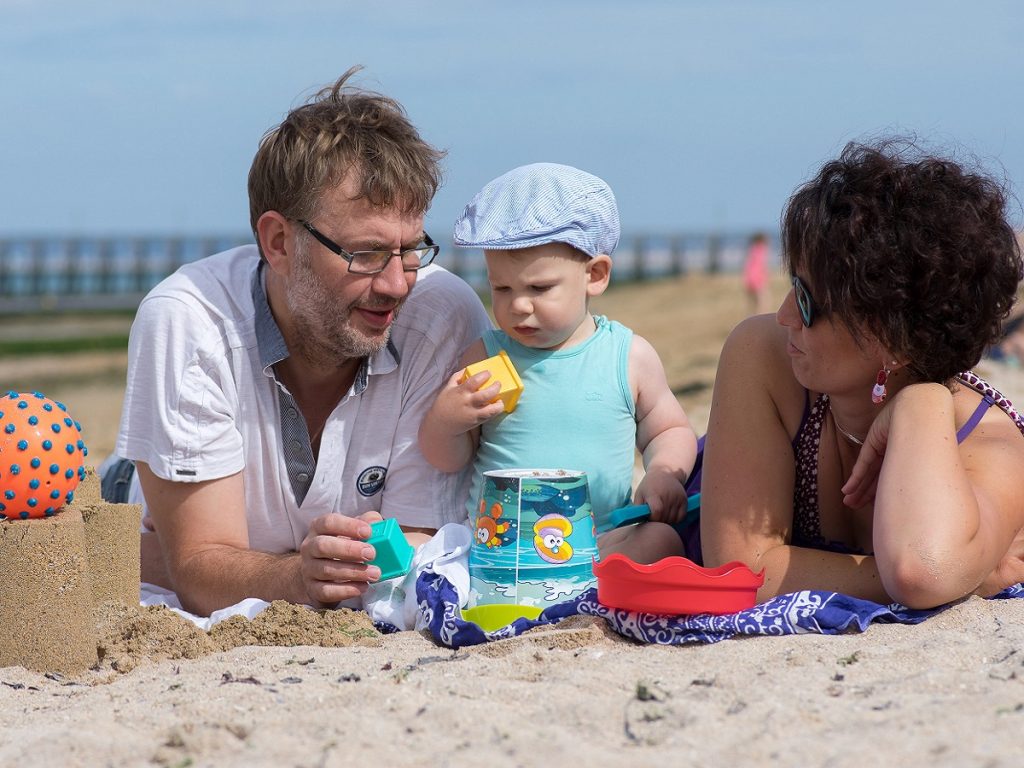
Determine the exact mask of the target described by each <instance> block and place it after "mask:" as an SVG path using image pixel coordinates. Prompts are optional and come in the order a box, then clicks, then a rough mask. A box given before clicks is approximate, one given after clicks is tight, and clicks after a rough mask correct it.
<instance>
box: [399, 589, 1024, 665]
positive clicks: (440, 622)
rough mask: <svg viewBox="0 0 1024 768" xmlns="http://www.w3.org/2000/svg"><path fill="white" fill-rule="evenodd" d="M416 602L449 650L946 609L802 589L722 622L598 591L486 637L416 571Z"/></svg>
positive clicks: (768, 631)
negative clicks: (577, 629)
mask: <svg viewBox="0 0 1024 768" xmlns="http://www.w3.org/2000/svg"><path fill="white" fill-rule="evenodd" d="M416 597H417V600H418V601H419V605H420V611H421V613H422V615H423V617H424V618H425V619H426V626H427V629H429V631H430V633H431V635H433V637H434V639H435V640H436V641H437V642H438V643H440V644H442V645H445V646H448V647H450V648H461V647H462V646H466V645H478V644H480V643H486V642H489V641H491V640H502V639H505V638H509V637H515V636H516V635H521V634H522V633H523V632H525V631H526V630H528V629H533V628H534V627H539V626H542V625H545V624H554V623H557V622H559V621H561V620H562V619H564V618H567V617H569V616H575V615H578V614H579V615H584V616H600V617H601V618H603V619H604V620H605V621H607V622H608V624H609V625H610V626H611V627H612V628H613V629H614V630H615V631H616V632H618V633H619V634H621V635H624V636H625V637H629V638H632V639H634V640H637V641H639V642H642V643H659V644H662V645H683V644H686V643H717V642H719V641H720V640H726V639H728V638H730V637H736V636H747V635H795V634H822V635H836V634H840V633H842V632H849V631H859V632H863V631H864V630H865V629H867V628H868V625H870V624H871V623H872V622H881V623H898V624H919V623H921V622H922V621H924V620H925V619H927V618H929V617H931V616H935V615H937V614H939V613H941V612H942V611H944V610H946V608H948V607H949V606H948V605H947V606H942V607H939V608H934V609H929V610H913V609H910V608H906V607H904V606H902V605H899V604H898V603H893V604H891V605H879V604H878V603H873V602H871V601H870V600H860V599H858V598H855V597H850V596H849V595H841V594H838V593H836V592H820V591H816V590H804V591H802V592H793V593H792V594H788V595H779V596H778V597H774V598H772V599H770V600H767V601H766V602H764V603H761V604H760V605H755V606H754V607H753V608H750V609H748V610H745V611H739V612H738V613H731V614H727V615H724V616H714V615H711V614H698V615H693V616H660V615H656V614H651V613H635V612H632V611H624V610H619V609H617V608H607V607H605V606H603V605H601V604H600V603H599V602H597V590H596V589H590V590H588V591H586V592H584V593H583V594H582V595H580V596H579V597H577V598H576V599H574V600H570V601H568V602H565V603H560V604H558V605H555V606H552V607H550V608H547V609H546V610H545V611H544V612H543V613H541V615H540V616H539V617H538V618H537V619H535V620H530V619H516V620H515V621H514V622H513V623H512V624H509V625H508V626H506V627H502V628H501V629H498V630H495V631H493V632H485V631H484V630H482V629H481V628H480V627H479V626H477V625H476V624H474V623H472V622H469V621H464V620H463V619H462V613H461V610H460V608H459V597H458V593H457V592H456V590H455V588H454V587H453V586H452V585H451V583H450V582H449V581H448V580H447V579H445V578H444V576H440V575H438V574H436V573H429V572H427V573H421V574H420V577H419V579H418V580H417V582H416ZM1018 597H1024V584H1017V585H1015V586H1012V587H1008V588H1007V589H1005V590H1003V591H1002V592H1000V593H999V594H998V595H995V597H993V598H992V599H1006V598H1018Z"/></svg>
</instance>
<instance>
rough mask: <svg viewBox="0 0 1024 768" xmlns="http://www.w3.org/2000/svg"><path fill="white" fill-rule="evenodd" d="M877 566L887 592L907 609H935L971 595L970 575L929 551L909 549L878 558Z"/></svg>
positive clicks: (972, 587)
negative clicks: (923, 552) (906, 551)
mask: <svg viewBox="0 0 1024 768" xmlns="http://www.w3.org/2000/svg"><path fill="white" fill-rule="evenodd" d="M877 565H878V575H879V578H880V579H881V580H882V585H883V586H884V587H885V591H886V594H888V595H889V597H891V598H892V599H893V600H894V601H896V602H897V603H900V604H901V605H905V606H907V607H908V608H914V609H926V608H937V607H938V606H940V605H945V604H946V603H949V602H951V601H953V600H958V599H960V598H961V597H964V596H965V595H968V594H970V593H971V592H972V591H973V589H974V586H971V585H970V583H969V582H970V581H971V575H970V574H967V573H965V572H963V571H959V572H958V571H956V570H955V569H954V568H952V567H951V566H950V564H949V561H948V559H945V558H940V557H937V556H935V555H934V554H931V553H927V554H922V553H915V552H908V553H905V554H903V555H901V556H897V557H890V558H884V559H883V558H878V559H877ZM979 581H980V578H979ZM975 586H976V585H975Z"/></svg>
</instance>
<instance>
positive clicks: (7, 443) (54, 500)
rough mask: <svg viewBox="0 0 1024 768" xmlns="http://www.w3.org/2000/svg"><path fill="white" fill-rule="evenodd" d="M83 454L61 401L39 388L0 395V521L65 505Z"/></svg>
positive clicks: (81, 470) (81, 473) (80, 474)
mask: <svg viewBox="0 0 1024 768" xmlns="http://www.w3.org/2000/svg"><path fill="white" fill-rule="evenodd" d="M88 455H89V449H88V448H86V447H85V443H84V442H83V441H82V425H81V424H79V423H78V422H77V421H75V420H74V419H72V418H71V415H70V414H69V413H68V409H67V408H65V407H64V405H63V403H58V402H56V401H55V400H50V399H49V398H47V397H46V396H45V395H43V394H42V393H41V392H13V391H12V392H8V393H7V394H6V395H0V520H4V519H6V520H19V519H20V520H27V519H29V518H35V517H49V516H50V515H53V514H55V513H56V512H57V511H58V510H59V509H60V508H61V507H63V506H64V505H65V504H70V503H71V500H72V499H73V498H74V495H75V489H76V488H77V487H78V483H79V482H80V481H81V480H82V478H84V477H85V466H84V463H83V462H84V460H85V457H86V456H88Z"/></svg>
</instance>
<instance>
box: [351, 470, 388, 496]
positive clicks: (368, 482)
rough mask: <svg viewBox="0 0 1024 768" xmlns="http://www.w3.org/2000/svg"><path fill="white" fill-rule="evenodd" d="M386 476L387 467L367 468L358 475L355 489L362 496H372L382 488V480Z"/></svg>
mask: <svg viewBox="0 0 1024 768" xmlns="http://www.w3.org/2000/svg"><path fill="white" fill-rule="evenodd" d="M387 475H388V470H387V467H367V468H366V469H364V470H363V471H362V472H360V473H359V479H358V480H356V488H357V489H358V490H359V493H361V494H362V495H363V496H373V494H375V493H377V492H378V491H380V489H381V488H383V487H384V478H385V477H387Z"/></svg>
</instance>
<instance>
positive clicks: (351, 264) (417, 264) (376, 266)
mask: <svg viewBox="0 0 1024 768" xmlns="http://www.w3.org/2000/svg"><path fill="white" fill-rule="evenodd" d="M298 221H299V224H301V225H302V226H304V227H305V228H306V230H307V231H308V232H309V234H311V235H312V236H313V237H315V238H316V239H317V240H318V241H320V244H321V245H323V247H324V248H326V249H327V250H329V251H331V252H332V253H336V254H337V255H338V256H341V258H343V259H344V260H345V261H347V262H348V271H349V272H352V273H354V274H357V275H376V274H377V273H378V272H383V271H384V270H385V269H386V268H387V266H388V262H390V261H391V257H392V256H397V257H398V258H400V259H401V260H402V269H403V270H404V271H405V272H415V271H416V270H418V269H423V267H425V266H427V265H428V264H429V263H430V262H432V261H433V260H434V257H435V256H437V254H438V251H440V250H441V246H439V245H435V244H434V241H433V240H431V239H430V235H428V234H427V233H426V232H424V233H423V245H421V246H419V247H418V248H409V249H407V250H404V251H401V252H400V253H395V252H394V251H352V252H351V253H350V252H349V251H346V250H345V249H344V248H342V247H341V246H340V245H338V244H337V243H336V242H334V241H333V240H331V239H330V238H329V237H327V235H325V234H324V233H323V232H321V231H320V230H318V229H317V228H316V227H314V226H313V225H312V224H310V223H309V222H308V221H303V220H302V219H299V220H298Z"/></svg>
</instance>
